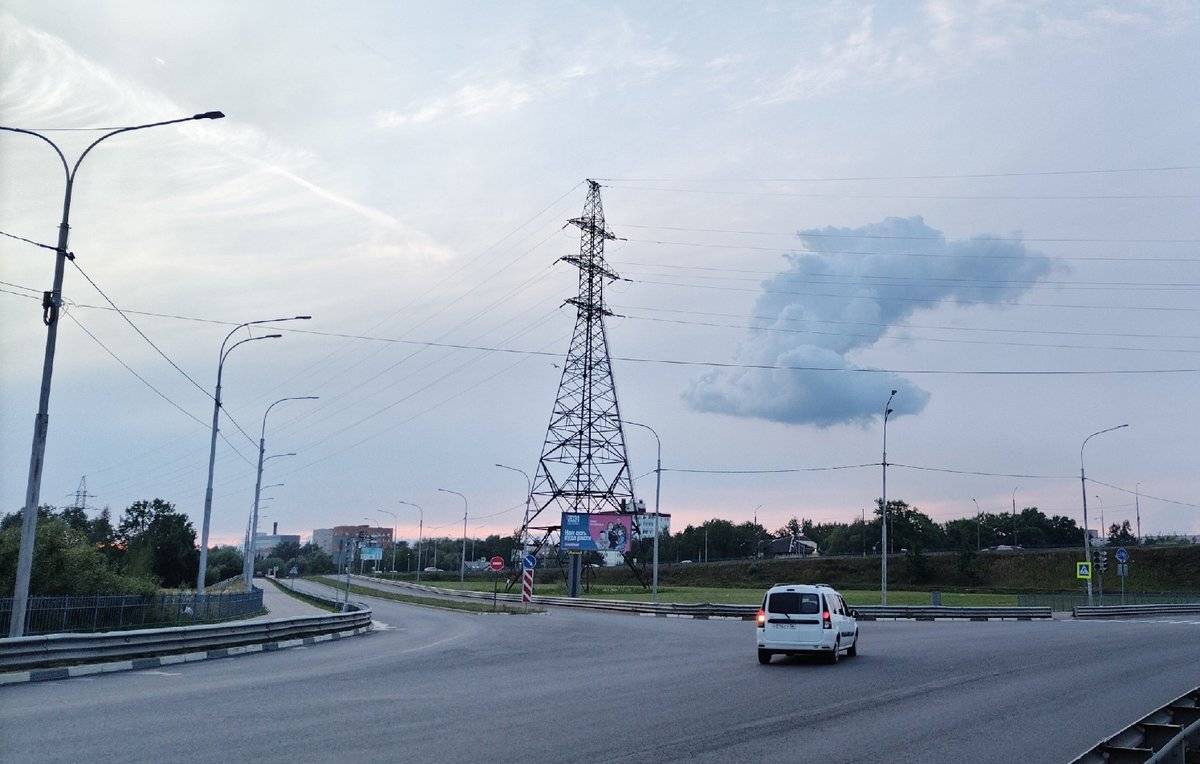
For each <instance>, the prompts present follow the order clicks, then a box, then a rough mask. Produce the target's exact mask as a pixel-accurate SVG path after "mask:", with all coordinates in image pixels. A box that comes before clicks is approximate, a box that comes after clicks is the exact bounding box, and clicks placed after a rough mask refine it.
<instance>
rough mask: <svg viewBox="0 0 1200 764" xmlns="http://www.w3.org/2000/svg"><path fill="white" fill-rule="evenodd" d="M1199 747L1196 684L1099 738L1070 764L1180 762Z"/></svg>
mask: <svg viewBox="0 0 1200 764" xmlns="http://www.w3.org/2000/svg"><path fill="white" fill-rule="evenodd" d="M1189 751H1190V752H1195V751H1200V687H1197V688H1196V689H1194V690H1192V691H1191V692H1189V693H1187V694H1186V695H1183V696H1182V697H1179V698H1176V699H1175V700H1173V701H1171V702H1170V703H1168V704H1167V705H1165V706H1163V707H1162V708H1160V709H1158V710H1157V711H1155V712H1154V713H1152V714H1150V715H1149V716H1146V717H1144V718H1142V719H1139V720H1138V721H1136V722H1134V723H1133V724H1131V725H1129V726H1128V727H1126V728H1125V729H1123V730H1121V731H1120V732H1118V733H1117V734H1115V735H1113V736H1112V737H1110V738H1107V739H1105V740H1101V741H1100V742H1099V743H1097V744H1096V745H1095V746H1093V747H1092V748H1091V750H1089V751H1087V752H1086V753H1084V754H1083V755H1082V756H1080V757H1079V758H1077V759H1075V761H1074V762H1073V764H1099V763H1100V762H1153V763H1154V764H1159V762H1163V763H1165V762H1172V763H1177V764H1183V763H1184V762H1185V761H1187V760H1188V753H1189Z"/></svg>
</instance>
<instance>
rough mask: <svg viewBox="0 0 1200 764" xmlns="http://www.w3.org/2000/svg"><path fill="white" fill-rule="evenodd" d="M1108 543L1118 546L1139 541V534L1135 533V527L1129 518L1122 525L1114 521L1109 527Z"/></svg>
mask: <svg viewBox="0 0 1200 764" xmlns="http://www.w3.org/2000/svg"><path fill="white" fill-rule="evenodd" d="M1108 543H1110V544H1115V545H1117V546H1123V545H1125V544H1134V543H1137V536H1134V535H1133V528H1132V527H1131V526H1130V524H1129V521H1128V520H1126V521H1125V522H1123V523H1121V524H1120V525H1117V524H1116V523H1113V524H1112V525H1110V526H1109V527H1108Z"/></svg>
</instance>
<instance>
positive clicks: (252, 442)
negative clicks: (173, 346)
mask: <svg viewBox="0 0 1200 764" xmlns="http://www.w3.org/2000/svg"><path fill="white" fill-rule="evenodd" d="M71 264H72V265H74V266H75V269H76V270H77V271H79V274H80V275H81V276H83V278H84V279H86V280H87V282H88V283H89V284H91V285H92V288H93V289H95V290H96V291H97V292H98V293H99V294H100V296H101V297H103V298H104V301H105V302H107V303H108V304H109V305H110V306H111V307H112V309H113V310H115V311H116V312H117V314H118V315H120V316H121V318H123V319H125V323H127V324H129V326H131V327H132V328H133V330H134V331H135V332H137V334H138V336H140V337H141V338H142V339H143V340H145V341H146V343H147V344H148V345H150V347H152V348H154V350H155V352H157V353H158V354H159V355H160V356H162V357H163V359H164V360H165V361H166V362H167V363H169V364H171V366H172V368H174V369H175V370H176V371H178V372H179V373H180V374H182V375H183V376H184V378H185V379H187V381H188V382H191V383H192V385H193V386H194V387H195V388H196V389H197V390H199V391H200V392H201V393H203V394H204V397H206V398H208V399H209V400H215V398H213V395H212V393H210V392H208V390H206V389H204V387H203V386H202V385H201V384H200V383H199V382H197V381H196V380H195V379H194V378H193V377H192V375H190V374H188V373H187V372H186V371H184V370H183V367H182V366H180V365H179V364H177V363H175V360H174V359H173V358H171V357H170V356H169V355H167V354H166V353H165V352H163V349H162V348H160V347H159V346H158V345H156V344H154V340H152V339H150V338H149V337H148V336H146V333H145V332H143V331H142V330H141V329H140V328H139V327H138V325H137V324H135V323H134V322H133V320H132V319H131V318H129V316H127V315H126V314H125V311H123V310H121V309H120V308H119V307H117V304H116V303H115V302H113V301H112V298H110V297H109V296H108V295H107V294H105V292H104V290H103V289H101V288H100V285H99V284H97V283H96V282H95V281H93V280H92V277H91V276H89V275H88V274H87V272H86V271H84V270H83V267H82V266H80V265H79V263H78V262H76V261H75V260H71ZM222 408H224V407H222ZM224 413H225V417H226V418H227V419H228V420H229V421H230V422H231V423H232V424H233V426H234V427H236V428H237V430H238V432H240V433H241V434H242V435H243V436H244V437H245V438H246V440H247V441H248V442H249V443H250V445H252V446H257V445H258V441H256V440H255V439H254V438H252V437H250V433H248V432H246V430H245V429H244V428H243V427H242V425H241V424H240V423H239V422H238V421H237V420H236V419H234V418H233V416H231V415H230V414H229V412H228V411H226V412H224ZM238 453H239V454H241V452H240V451H239V452H238ZM243 458H245V457H243Z"/></svg>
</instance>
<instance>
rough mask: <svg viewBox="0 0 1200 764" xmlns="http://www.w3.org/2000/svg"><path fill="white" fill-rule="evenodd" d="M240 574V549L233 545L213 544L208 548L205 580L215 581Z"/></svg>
mask: <svg viewBox="0 0 1200 764" xmlns="http://www.w3.org/2000/svg"><path fill="white" fill-rule="evenodd" d="M241 574H242V551H241V550H240V549H238V548H237V547H233V546H215V547H213V548H212V549H209V550H208V572H207V573H206V574H205V580H207V581H211V582H212V583H214V584H215V583H217V582H218V581H224V580H226V579H228V578H233V577H234V576H240V575H241Z"/></svg>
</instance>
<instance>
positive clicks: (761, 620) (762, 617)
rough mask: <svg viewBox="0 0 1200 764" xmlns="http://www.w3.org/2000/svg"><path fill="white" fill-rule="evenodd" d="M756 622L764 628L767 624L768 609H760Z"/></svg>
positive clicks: (759, 626)
mask: <svg viewBox="0 0 1200 764" xmlns="http://www.w3.org/2000/svg"><path fill="white" fill-rule="evenodd" d="M754 623H755V625H757V626H758V628H760V629H761V628H764V627H765V626H766V625H767V611H765V610H760V611H758V614H757V615H755V616H754Z"/></svg>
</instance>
